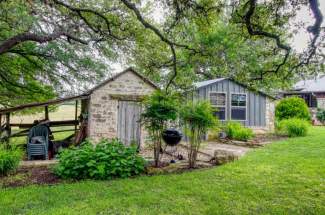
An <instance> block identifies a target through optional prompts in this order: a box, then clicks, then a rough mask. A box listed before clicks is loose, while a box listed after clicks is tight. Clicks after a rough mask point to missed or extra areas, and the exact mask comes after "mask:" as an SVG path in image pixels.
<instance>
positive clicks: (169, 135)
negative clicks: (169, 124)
mask: <svg viewBox="0 0 325 215" xmlns="http://www.w3.org/2000/svg"><path fill="white" fill-rule="evenodd" d="M182 137H183V134H182V133H181V132H179V131H178V130H176V129H174V128H169V129H166V130H165V131H164V132H163V134H162V138H163V140H164V141H165V143H166V145H167V146H171V147H172V154H173V155H174V153H175V152H176V151H177V148H176V146H177V144H178V143H179V142H180V141H181V140H182ZM177 157H178V158H179V159H180V160H181V157H182V156H181V155H178V156H177ZM170 162H171V163H175V160H171V161H170Z"/></svg>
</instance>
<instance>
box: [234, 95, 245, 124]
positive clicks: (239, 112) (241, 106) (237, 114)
mask: <svg viewBox="0 0 325 215" xmlns="http://www.w3.org/2000/svg"><path fill="white" fill-rule="evenodd" d="M246 103H247V97H246V94H232V95H231V119H232V120H246V108H247V106H246Z"/></svg>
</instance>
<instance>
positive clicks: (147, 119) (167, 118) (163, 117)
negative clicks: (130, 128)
mask: <svg viewBox="0 0 325 215" xmlns="http://www.w3.org/2000/svg"><path fill="white" fill-rule="evenodd" d="M144 107H145V108H144V112H143V113H142V115H141V121H142V123H143V124H144V125H145V127H146V128H147V130H148V132H149V136H150V138H151V141H152V144H153V148H154V159H155V165H156V166H158V165H159V161H160V155H161V154H160V153H161V148H162V144H163V141H162V133H163V131H164V130H165V129H166V128H167V124H168V123H171V122H173V121H175V120H176V118H177V107H178V96H177V94H174V93H167V92H165V91H159V90H157V91H155V92H154V93H153V94H152V95H150V96H148V97H147V98H146V99H145V100H144Z"/></svg>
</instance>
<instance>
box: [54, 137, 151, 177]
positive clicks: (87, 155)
mask: <svg viewBox="0 0 325 215" xmlns="http://www.w3.org/2000/svg"><path fill="white" fill-rule="evenodd" d="M144 169H145V160H144V159H143V158H142V157H140V156H138V155H137V148H136V147H126V146H124V145H123V144H122V143H121V142H120V141H118V140H102V141H100V142H99V143H97V144H96V145H93V144H92V143H91V142H90V141H86V142H84V143H83V144H82V145H81V146H80V148H77V147H73V148H69V149H65V150H63V151H62V152H61V153H60V155H59V163H58V165H57V166H56V167H55V173H56V174H57V175H58V176H60V177H62V178H74V179H87V178H91V179H111V178H115V177H121V178H126V177H130V176H133V175H138V174H140V173H142V172H143V171H144Z"/></svg>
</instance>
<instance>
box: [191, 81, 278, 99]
mask: <svg viewBox="0 0 325 215" xmlns="http://www.w3.org/2000/svg"><path fill="white" fill-rule="evenodd" d="M224 80H230V81H233V82H235V83H237V84H239V85H241V86H243V87H245V88H247V89H249V90H251V91H255V92H258V93H260V94H262V95H264V96H267V97H269V98H271V99H274V100H275V99H276V98H275V97H274V96H271V95H269V94H267V93H264V92H263V91H260V90H256V89H252V88H250V87H248V86H247V85H245V84H242V83H240V82H238V81H236V80H234V79H231V78H216V79H211V80H206V81H200V82H196V83H194V84H193V85H194V87H195V88H197V89H199V88H201V87H206V86H208V85H210V84H214V83H217V82H220V81H224Z"/></svg>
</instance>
